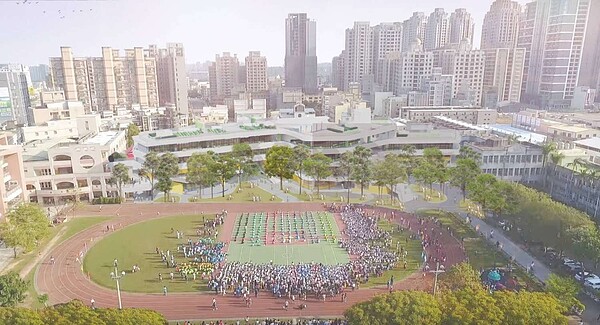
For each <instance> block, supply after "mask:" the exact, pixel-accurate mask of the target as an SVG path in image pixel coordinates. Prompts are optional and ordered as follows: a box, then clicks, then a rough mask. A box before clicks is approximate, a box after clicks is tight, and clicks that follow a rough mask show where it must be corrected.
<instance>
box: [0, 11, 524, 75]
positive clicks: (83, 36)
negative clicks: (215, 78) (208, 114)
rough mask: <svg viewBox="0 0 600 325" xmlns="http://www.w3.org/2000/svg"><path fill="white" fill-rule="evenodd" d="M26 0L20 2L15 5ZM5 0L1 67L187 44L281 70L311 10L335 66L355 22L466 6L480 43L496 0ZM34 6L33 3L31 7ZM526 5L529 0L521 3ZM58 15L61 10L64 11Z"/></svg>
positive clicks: (196, 50)
mask: <svg viewBox="0 0 600 325" xmlns="http://www.w3.org/2000/svg"><path fill="white" fill-rule="evenodd" d="M17 2H20V4H17ZM22 2H23V0H21V1H17V0H0V39H1V42H2V49H1V50H0V63H6V62H11V63H23V64H38V63H48V57H51V56H59V54H60V52H59V47H60V46H71V47H73V51H74V53H75V55H76V56H100V54H101V51H100V47H102V46H110V47H113V48H119V49H124V48H132V47H134V46H144V47H145V46H147V45H148V44H158V45H164V44H165V43H167V42H181V43H183V44H184V46H185V51H186V61H187V62H188V63H192V62H197V61H205V60H213V59H214V56H215V54H216V53H221V52H232V53H237V54H238V57H242V58H243V57H245V56H246V55H247V53H248V51H250V50H258V51H261V52H262V53H263V55H266V56H267V60H268V64H269V65H270V66H276V65H282V64H283V57H284V55H285V49H284V38H285V36H284V34H285V27H284V20H285V18H286V16H287V14H288V13H291V12H307V13H308V16H309V17H310V18H311V19H314V20H316V21H317V56H318V60H319V62H330V61H331V58H332V57H333V56H335V55H338V54H339V53H340V51H341V50H342V49H343V48H344V30H345V29H346V28H348V27H351V26H352V23H353V22H354V21H370V22H371V24H372V25H375V24H378V23H380V22H394V21H403V20H405V19H407V18H408V17H410V16H411V15H412V12H414V11H423V12H425V13H426V14H429V13H430V12H431V11H433V9H434V8H436V7H443V8H444V9H445V10H446V11H447V12H452V11H454V9H456V8H461V7H464V8H467V10H468V11H469V12H470V13H471V14H472V15H473V16H474V18H475V23H476V25H475V30H476V32H475V44H478V43H479V38H480V34H481V23H482V21H483V16H484V15H485V13H486V12H487V10H488V9H489V6H490V4H491V3H492V0H452V1H448V0H296V1H288V0H269V1H267V0H244V1H242V0H237V1H233V0H213V1H208V0H114V1H110V0H108V1H88V0H81V1H77V0H75V1H73V0H71V1H58V0H45V1H44V0H28V1H27V3H22ZM29 2H31V4H29ZM519 2H520V3H526V2H528V1H527V0H519ZM59 10H60V12H59Z"/></svg>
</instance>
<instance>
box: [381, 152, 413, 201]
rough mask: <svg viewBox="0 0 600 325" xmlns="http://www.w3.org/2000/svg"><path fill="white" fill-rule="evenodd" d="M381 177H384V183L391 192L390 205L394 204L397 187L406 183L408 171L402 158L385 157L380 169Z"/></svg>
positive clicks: (394, 156)
mask: <svg viewBox="0 0 600 325" xmlns="http://www.w3.org/2000/svg"><path fill="white" fill-rule="evenodd" d="M379 168H380V169H379V173H380V175H378V176H379V177H382V181H383V183H384V184H385V185H386V186H388V188H389V191H390V204H392V205H393V204H394V194H395V193H396V185H397V184H398V183H402V182H404V181H406V178H407V176H406V169H405V168H404V167H403V166H402V163H401V161H400V157H399V156H397V155H394V154H388V155H386V156H385V158H384V160H383V162H382V165H381V166H380V167H379Z"/></svg>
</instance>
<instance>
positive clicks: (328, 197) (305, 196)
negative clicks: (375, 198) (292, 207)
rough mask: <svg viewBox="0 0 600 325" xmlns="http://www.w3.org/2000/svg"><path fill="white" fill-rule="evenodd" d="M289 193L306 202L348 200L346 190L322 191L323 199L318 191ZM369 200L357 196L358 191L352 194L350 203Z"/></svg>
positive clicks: (338, 201)
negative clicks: (339, 191) (340, 191)
mask: <svg viewBox="0 0 600 325" xmlns="http://www.w3.org/2000/svg"><path fill="white" fill-rule="evenodd" d="M288 194H290V195H292V196H294V197H296V198H297V199H298V200H300V201H306V202H336V203H340V202H343V203H345V202H346V198H347V196H346V195H347V194H346V192H344V193H339V194H335V195H334V194H331V193H321V195H323V200H321V195H317V193H316V192H308V193H307V192H305V191H303V192H302V194H298V193H292V192H289V193H288ZM367 201H369V200H361V199H360V198H359V197H356V193H354V194H350V203H365V202H367Z"/></svg>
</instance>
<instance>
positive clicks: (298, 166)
mask: <svg viewBox="0 0 600 325" xmlns="http://www.w3.org/2000/svg"><path fill="white" fill-rule="evenodd" d="M293 157H294V158H293V160H294V170H295V172H296V175H297V176H298V179H299V180H300V190H299V191H300V192H299V194H302V177H304V176H303V172H304V161H305V160H306V159H308V157H310V149H309V148H308V147H307V146H306V145H303V144H299V145H297V146H295V147H294V149H293Z"/></svg>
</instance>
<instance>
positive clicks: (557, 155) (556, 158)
mask: <svg viewBox="0 0 600 325" xmlns="http://www.w3.org/2000/svg"><path fill="white" fill-rule="evenodd" d="M564 158H565V154H564V153H562V152H558V151H557V152H553V153H552V154H550V161H552V164H553V165H554V170H553V174H554V175H553V177H552V183H551V184H550V197H552V194H553V193H554V178H555V177H556V168H558V165H560V163H561V162H562V160H563V159H564Z"/></svg>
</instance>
